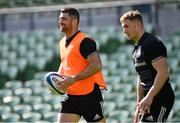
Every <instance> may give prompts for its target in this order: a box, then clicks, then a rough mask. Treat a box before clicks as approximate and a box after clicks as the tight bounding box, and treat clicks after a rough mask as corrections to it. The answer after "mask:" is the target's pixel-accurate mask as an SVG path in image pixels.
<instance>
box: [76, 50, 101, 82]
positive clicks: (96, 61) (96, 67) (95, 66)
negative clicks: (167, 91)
mask: <svg viewBox="0 0 180 123" xmlns="http://www.w3.org/2000/svg"><path fill="white" fill-rule="evenodd" d="M87 61H88V62H89V65H88V67H87V68H86V69H85V70H84V71H82V72H81V73H79V74H77V75H75V76H74V77H73V78H74V79H75V81H78V80H81V79H85V78H87V77H89V76H92V75H93V74H95V73H97V72H99V71H101V69H102V64H101V60H100V57H99V54H98V53H97V52H95V53H94V54H92V55H91V56H89V57H88V58H87Z"/></svg>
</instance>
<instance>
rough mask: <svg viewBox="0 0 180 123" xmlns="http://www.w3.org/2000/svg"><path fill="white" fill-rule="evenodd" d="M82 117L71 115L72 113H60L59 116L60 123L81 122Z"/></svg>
mask: <svg viewBox="0 0 180 123" xmlns="http://www.w3.org/2000/svg"><path fill="white" fill-rule="evenodd" d="M80 118H81V117H80V116H79V115H77V114H71V113H59V115H58V123H64V122H73V123H75V122H78V121H79V120H80Z"/></svg>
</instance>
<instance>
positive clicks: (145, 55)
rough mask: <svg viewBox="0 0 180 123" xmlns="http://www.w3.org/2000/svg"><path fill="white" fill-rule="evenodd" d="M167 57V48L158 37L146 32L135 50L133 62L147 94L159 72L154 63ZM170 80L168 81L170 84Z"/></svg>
mask: <svg viewBox="0 0 180 123" xmlns="http://www.w3.org/2000/svg"><path fill="white" fill-rule="evenodd" d="M162 57H167V51H166V47H165V46H164V44H163V43H162V41H160V40H159V39H158V38H157V37H155V36H154V35H152V34H150V33H147V32H145V33H144V34H143V36H142V37H141V39H140V40H139V42H138V44H135V47H134V50H133V62H134V65H135V69H136V71H137V73H138V74H139V77H140V80H141V85H142V87H143V91H144V92H147V91H149V89H150V88H151V86H152V85H153V83H154V79H155V76H156V74H157V71H156V70H155V69H154V68H153V66H152V62H154V61H156V60H157V59H159V58H162ZM168 80H169V78H168V79H167V80H166V83H168Z"/></svg>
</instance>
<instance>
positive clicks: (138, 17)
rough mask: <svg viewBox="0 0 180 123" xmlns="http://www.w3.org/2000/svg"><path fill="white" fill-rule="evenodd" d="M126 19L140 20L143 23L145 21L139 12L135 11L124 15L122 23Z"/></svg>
mask: <svg viewBox="0 0 180 123" xmlns="http://www.w3.org/2000/svg"><path fill="white" fill-rule="evenodd" d="M125 19H129V20H131V21H132V20H139V21H141V22H142V23H143V19H142V15H141V13H140V12H139V11H138V10H135V11H128V12H126V13H124V14H123V15H122V16H121V18H120V21H122V20H125Z"/></svg>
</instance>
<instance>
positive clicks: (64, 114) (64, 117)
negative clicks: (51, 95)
mask: <svg viewBox="0 0 180 123" xmlns="http://www.w3.org/2000/svg"><path fill="white" fill-rule="evenodd" d="M80 118H81V115H80V113H79V110H78V109H77V107H76V102H74V101H72V100H70V98H64V100H62V101H61V108H60V112H59V115H58V122H59V123H64V122H78V121H79V120H80Z"/></svg>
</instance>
